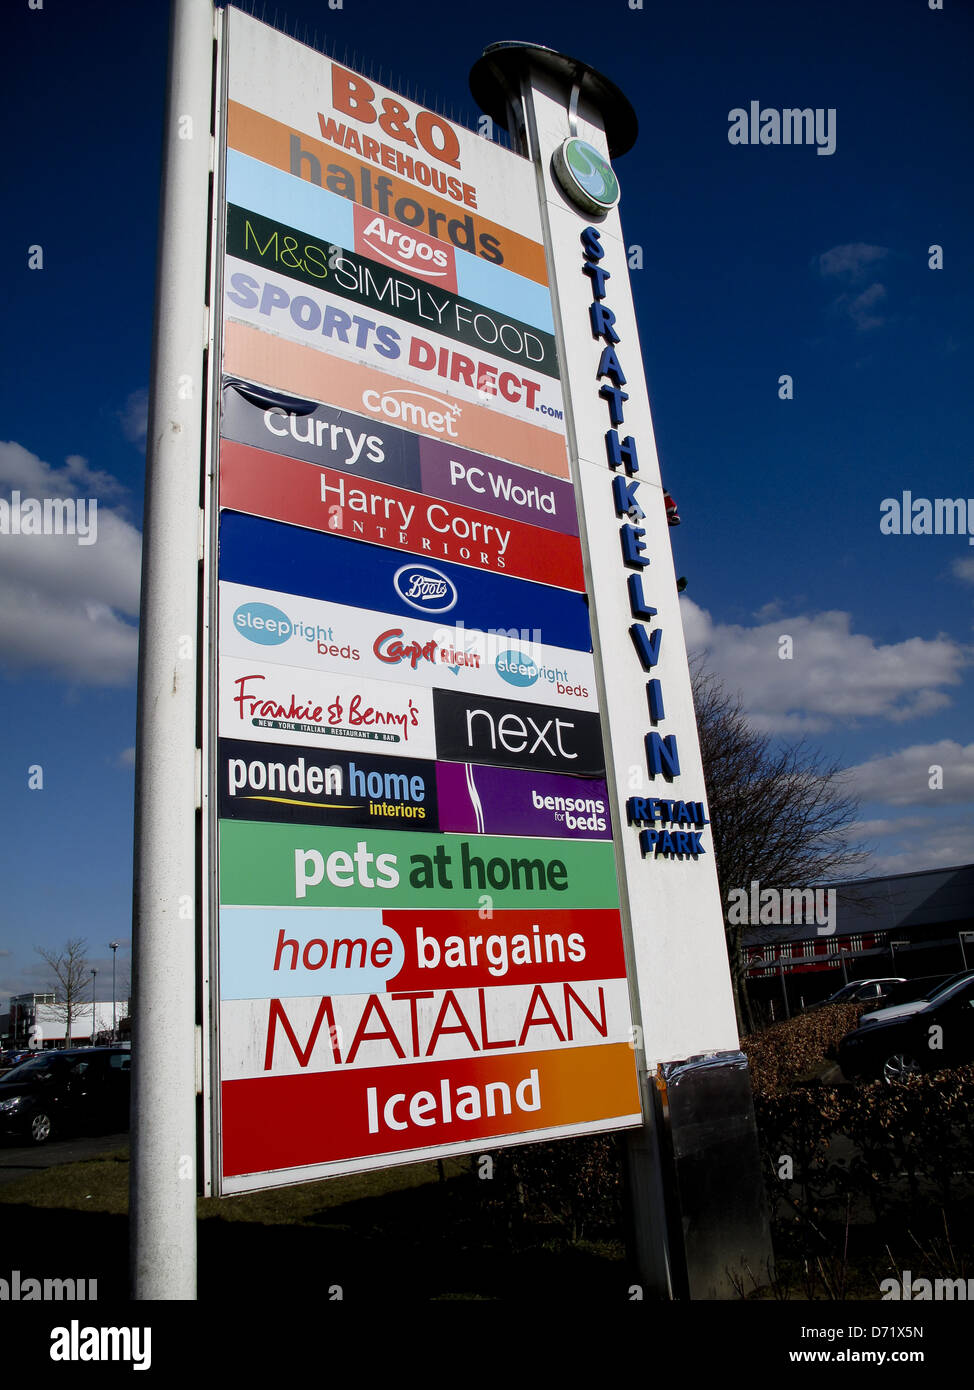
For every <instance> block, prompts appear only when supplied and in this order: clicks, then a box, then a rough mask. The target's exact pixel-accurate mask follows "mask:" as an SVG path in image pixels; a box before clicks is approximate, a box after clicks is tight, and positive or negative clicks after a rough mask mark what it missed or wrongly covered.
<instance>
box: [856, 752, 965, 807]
mask: <svg viewBox="0 0 974 1390" xmlns="http://www.w3.org/2000/svg"><path fill="white" fill-rule="evenodd" d="M932 767H939V768H941V769H942V770H943V786H942V787H939V788H937V787H934V788H931V786H930V779H931V772H930V769H931V768H932ZM849 775H850V778H851V779H852V782H853V788H854V790H855V791H856V792H857V793H858V794H859V795H860V796H861V797H862V799H863V800H864V801H881V802H885V803H886V804H887V805H889V806H916V805H922V806H931V807H933V806H947V805H960V804H963V803H966V802H971V801H974V743H969V744H967V746H966V747H965V746H964V745H963V744H961V743H957V742H956V741H955V740H954V739H950V738H942V739H940V740H939V742H937V743H915V744H913V745H912V746H911V747H909V748H901V749H900V750H899V752H897V753H889V754H886V755H882V756H879V757H876V758H870V759H869V760H868V762H864V763H859V764H858V766H856V767H853V768H850V769H849ZM935 780H936V779H935Z"/></svg>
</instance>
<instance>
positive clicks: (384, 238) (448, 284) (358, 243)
mask: <svg viewBox="0 0 974 1390" xmlns="http://www.w3.org/2000/svg"><path fill="white" fill-rule="evenodd" d="M352 212H353V216H354V219H355V250H356V251H358V252H359V253H360V254H361V255H363V256H369V257H371V258H372V260H376V261H381V262H382V264H383V265H388V266H393V267H394V268H395V269H396V270H405V271H407V272H408V273H409V274H410V275H416V276H418V277H419V278H420V279H421V280H427V281H428V282H429V283H430V284H431V285H443V286H444V287H445V288H446V289H448V290H451V291H452V293H453V294H457V293H458V290H457V265H456V253H455V252H454V250H453V247H452V246H449V245H448V244H447V243H446V242H443V241H436V240H434V238H433V237H429V236H425V235H424V234H423V233H422V232H417V231H416V229H415V227H406V226H404V225H403V223H402V222H394V221H393V219H392V218H391V217H383V216H382V214H381V213H377V212H372V211H371V210H370V209H369V208H365V207H362V205H361V204H360V203H356V204H355V205H354V207H353V209H352Z"/></svg>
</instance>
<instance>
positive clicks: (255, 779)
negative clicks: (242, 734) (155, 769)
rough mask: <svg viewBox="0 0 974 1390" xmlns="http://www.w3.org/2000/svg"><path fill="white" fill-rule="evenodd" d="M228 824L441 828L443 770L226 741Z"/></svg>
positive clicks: (406, 761) (411, 761) (221, 773)
mask: <svg viewBox="0 0 974 1390" xmlns="http://www.w3.org/2000/svg"><path fill="white" fill-rule="evenodd" d="M217 775H218V778H219V806H220V815H221V817H222V818H223V819H224V820H256V821H275V822H278V823H284V822H287V823H295V822H296V823H298V824H301V825H331V826H346V827H356V826H381V827H382V828H383V829H385V830H433V831H436V830H439V828H440V822H439V812H438V807H437V799H436V764H435V763H432V762H427V761H421V760H420V759H418V758H375V757H370V756H369V755H368V754H367V753H364V754H361V755H356V756H352V755H350V754H347V753H333V752H331V751H330V750H329V751H328V752H320V753H319V752H318V751H316V750H315V749H314V748H302V747H287V746H285V745H284V744H277V743H249V742H247V741H246V740H244V739H228V738H221V739H220V752H219V764H218V774H217Z"/></svg>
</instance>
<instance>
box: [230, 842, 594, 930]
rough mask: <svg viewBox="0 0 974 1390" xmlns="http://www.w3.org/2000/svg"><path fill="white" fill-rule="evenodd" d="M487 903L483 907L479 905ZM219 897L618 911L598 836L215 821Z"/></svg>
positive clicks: (236, 901) (288, 903) (262, 902)
mask: <svg viewBox="0 0 974 1390" xmlns="http://www.w3.org/2000/svg"><path fill="white" fill-rule="evenodd" d="M485 896H487V897H489V900H490V901H489V903H487V902H482V901H481V900H482V899H483V898H484V897H485ZM220 901H221V903H222V904H224V905H227V906H229V905H234V906H241V907H243V906H248V907H371V908H380V909H381V908H384V907H410V908H416V907H432V908H467V909H470V908H478V907H485V908H487V907H489V908H490V910H492V911H493V910H497V911H503V910H504V909H512V908H559V907H560V908H604V907H610V908H615V907H618V905H619V896H618V889H617V886H616V871H615V852H614V850H613V847H612V844H611V842H608V841H605V840H601V841H600V840H531V839H525V838H523V837H521V836H518V837H513V836H502V835H475V836H470V837H469V838H468V837H467V836H464V835H423V834H416V833H415V832H412V833H410V834H406V833H404V832H403V831H399V832H396V831H372V830H366V829H351V830H332V829H330V828H325V827H321V826H310V825H309V826H302V825H269V824H263V823H256V822H253V821H221V823H220Z"/></svg>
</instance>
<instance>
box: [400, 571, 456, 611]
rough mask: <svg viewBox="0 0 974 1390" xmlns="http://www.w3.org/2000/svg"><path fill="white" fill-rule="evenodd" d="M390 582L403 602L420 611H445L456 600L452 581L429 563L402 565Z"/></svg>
mask: <svg viewBox="0 0 974 1390" xmlns="http://www.w3.org/2000/svg"><path fill="white" fill-rule="evenodd" d="M392 582H393V585H394V587H395V590H396V593H397V594H398V595H399V597H400V598H401V599H402V600H403V602H404V603H408V604H409V606H410V608H416V609H418V610H419V612H420V613H446V612H448V611H449V609H451V608H453V607H454V605H455V604H456V601H457V591H456V588H455V586H454V584H453V581H452V580H450V579H447V577H446V575H445V574H441V573H440V571H439V570H435V569H433V568H432V567H431V566H430V565H403V566H402V568H401V569H398V570H396V573H395V574H394V575H393V579H392Z"/></svg>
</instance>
